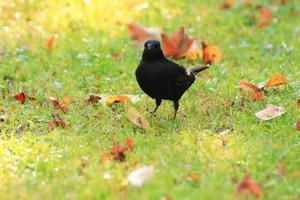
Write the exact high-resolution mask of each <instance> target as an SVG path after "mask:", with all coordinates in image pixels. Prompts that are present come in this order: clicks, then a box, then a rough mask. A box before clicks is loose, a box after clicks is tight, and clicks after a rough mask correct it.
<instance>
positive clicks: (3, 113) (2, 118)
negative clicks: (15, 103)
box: [0, 109, 8, 122]
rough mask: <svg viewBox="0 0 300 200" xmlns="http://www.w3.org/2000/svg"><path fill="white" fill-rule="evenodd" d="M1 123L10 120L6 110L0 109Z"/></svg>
mask: <svg viewBox="0 0 300 200" xmlns="http://www.w3.org/2000/svg"><path fill="white" fill-rule="evenodd" d="M0 113H1V114H0V122H5V121H6V120H7V119H8V114H7V112H5V111H4V110H2V109H0Z"/></svg>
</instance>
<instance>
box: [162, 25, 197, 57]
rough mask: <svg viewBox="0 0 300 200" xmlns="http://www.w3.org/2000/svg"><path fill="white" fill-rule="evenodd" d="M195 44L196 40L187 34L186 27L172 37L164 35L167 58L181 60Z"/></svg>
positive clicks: (164, 48) (163, 40) (164, 50)
mask: <svg viewBox="0 0 300 200" xmlns="http://www.w3.org/2000/svg"><path fill="white" fill-rule="evenodd" d="M193 42H194V39H193V38H190V37H189V36H188V35H186V34H185V32H184V27H180V28H179V30H178V31H177V32H175V33H173V35H172V36H167V35H166V34H162V43H163V52H164V54H165V56H172V57H174V58H179V57H180V56H181V55H182V54H184V53H185V52H187V51H188V49H189V48H190V46H191V45H192V44H193Z"/></svg>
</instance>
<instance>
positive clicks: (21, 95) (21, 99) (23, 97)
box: [15, 91, 26, 104]
mask: <svg viewBox="0 0 300 200" xmlns="http://www.w3.org/2000/svg"><path fill="white" fill-rule="evenodd" d="M15 99H16V100H17V101H19V102H20V103H21V104H23V103H25V100H26V95H25V93H24V92H22V91H21V92H20V93H19V94H17V95H15Z"/></svg>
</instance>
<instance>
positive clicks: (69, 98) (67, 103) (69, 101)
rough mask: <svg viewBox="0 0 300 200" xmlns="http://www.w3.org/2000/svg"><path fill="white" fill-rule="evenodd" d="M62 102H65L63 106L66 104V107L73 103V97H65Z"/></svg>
mask: <svg viewBox="0 0 300 200" xmlns="http://www.w3.org/2000/svg"><path fill="white" fill-rule="evenodd" d="M62 102H63V104H65V105H69V104H70V103H71V102H72V100H71V97H70V96H65V97H64V98H63V100H62Z"/></svg>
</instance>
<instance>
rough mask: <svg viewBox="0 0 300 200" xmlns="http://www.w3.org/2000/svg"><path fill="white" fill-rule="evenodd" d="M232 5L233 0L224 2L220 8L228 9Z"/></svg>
mask: <svg viewBox="0 0 300 200" xmlns="http://www.w3.org/2000/svg"><path fill="white" fill-rule="evenodd" d="M234 3H235V0H226V1H225V2H223V3H222V4H221V8H224V9H229V8H231V7H232V6H233V5H234Z"/></svg>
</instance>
